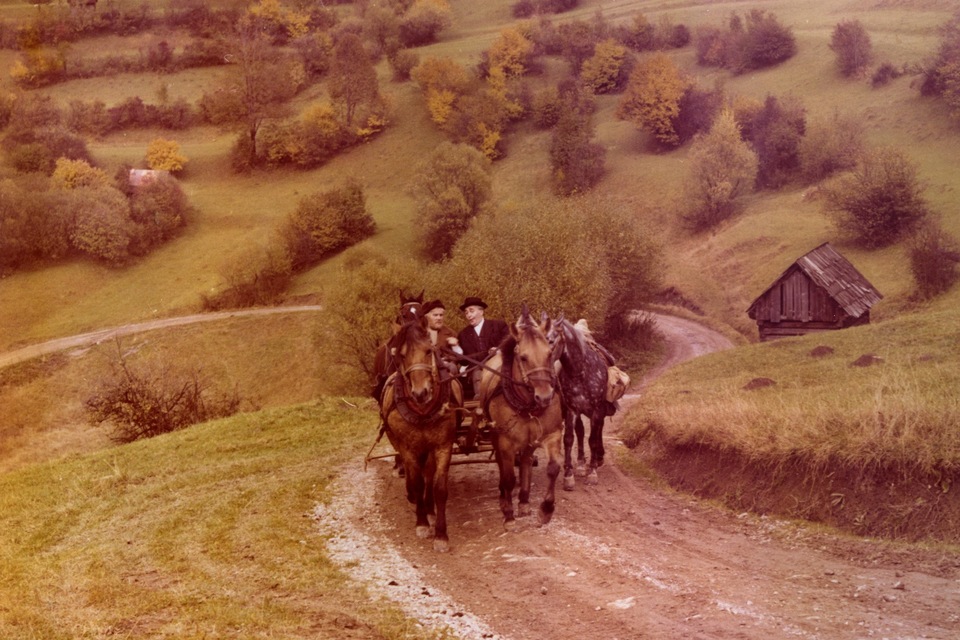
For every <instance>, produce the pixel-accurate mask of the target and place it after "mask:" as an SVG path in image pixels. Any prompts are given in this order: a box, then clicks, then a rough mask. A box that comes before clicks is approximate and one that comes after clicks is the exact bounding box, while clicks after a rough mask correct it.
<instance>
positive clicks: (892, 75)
mask: <svg viewBox="0 0 960 640" xmlns="http://www.w3.org/2000/svg"><path fill="white" fill-rule="evenodd" d="M902 75H903V71H901V70H900V69H897V68H896V67H895V66H893V65H892V64H890V63H889V62H884V63H883V64H881V65H880V66H879V67H877V70H876V71H874V72H873V76H872V77H871V78H870V84H871V85H872V86H874V87H882V86H883V85H885V84H888V83H889V82H890V81H891V80H896V79H897V78H899V77H900V76H902Z"/></svg>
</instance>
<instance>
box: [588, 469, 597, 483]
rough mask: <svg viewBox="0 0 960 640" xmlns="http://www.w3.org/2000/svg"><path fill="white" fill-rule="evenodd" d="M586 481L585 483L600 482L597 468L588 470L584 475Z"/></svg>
mask: <svg viewBox="0 0 960 640" xmlns="http://www.w3.org/2000/svg"><path fill="white" fill-rule="evenodd" d="M586 483H587V484H599V483H600V477H599V476H598V475H597V470H596V469H590V472H589V473H588V474H587V477H586Z"/></svg>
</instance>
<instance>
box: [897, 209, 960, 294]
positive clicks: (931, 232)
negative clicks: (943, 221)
mask: <svg viewBox="0 0 960 640" xmlns="http://www.w3.org/2000/svg"><path fill="white" fill-rule="evenodd" d="M907 252H908V255H909V256H910V271H911V272H912V273H913V280H914V282H915V283H916V285H917V291H916V294H915V295H916V297H917V298H918V299H920V300H928V299H930V298H933V297H935V296H938V295H940V294H941V293H944V292H946V291H947V290H949V289H950V287H952V286H953V285H954V283H956V281H957V278H958V275H960V274H958V271H957V265H958V264H960V244H958V242H957V239H956V238H954V237H953V236H951V235H950V234H948V233H947V232H946V231H944V230H943V227H941V226H940V224H939V223H937V222H935V221H934V220H932V219H928V220H927V221H925V222H924V223H922V224H920V225H919V227H918V228H917V230H916V232H915V233H914V234H913V235H912V236H911V237H910V241H909V242H908V244H907Z"/></svg>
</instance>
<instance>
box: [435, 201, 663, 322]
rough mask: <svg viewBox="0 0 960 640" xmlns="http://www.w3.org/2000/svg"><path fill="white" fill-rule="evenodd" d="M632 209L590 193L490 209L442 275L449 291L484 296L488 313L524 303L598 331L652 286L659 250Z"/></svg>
mask: <svg viewBox="0 0 960 640" xmlns="http://www.w3.org/2000/svg"><path fill="white" fill-rule="evenodd" d="M632 213H633V212H631V211H625V210H623V209H622V205H621V204H620V203H617V202H616V201H614V200H610V199H607V198H603V197H601V196H599V195H596V194H589V195H587V196H581V197H577V198H571V199H568V200H564V201H561V202H559V203H557V202H553V201H550V202H545V201H542V202H532V203H530V204H527V205H524V206H522V207H520V208H511V209H503V210H491V211H489V212H487V213H484V214H482V215H480V216H479V217H478V218H477V220H476V222H475V223H474V225H473V226H472V227H471V229H470V230H469V231H468V232H467V233H466V234H465V235H464V237H463V239H462V240H461V241H460V242H459V243H458V244H457V246H456V247H455V249H454V252H453V256H452V258H451V259H450V261H449V262H447V263H444V271H445V273H444V274H443V276H444V279H445V280H448V281H450V282H453V283H455V285H454V286H456V287H457V288H453V289H452V291H451V295H459V296H463V295H480V296H485V299H486V300H488V301H490V303H491V308H490V309H488V312H487V313H488V315H489V316H492V317H508V318H512V317H515V315H516V314H518V313H519V310H520V307H521V305H522V304H523V303H527V304H528V305H529V307H530V308H531V309H534V310H537V309H539V310H543V311H546V312H548V313H550V314H552V315H557V314H559V313H560V312H563V313H565V315H566V316H567V317H568V318H586V319H587V320H588V322H589V323H590V326H591V327H593V328H594V329H595V330H596V331H598V332H603V331H605V330H606V329H607V328H608V322H611V321H613V319H614V318H616V317H617V316H618V315H619V314H621V313H622V312H623V311H624V309H627V308H636V307H637V306H640V305H641V304H642V303H644V302H646V301H649V299H650V296H651V295H652V292H654V291H656V290H657V289H658V288H659V278H660V274H661V273H662V270H661V266H660V260H661V254H660V250H659V248H658V247H657V246H656V245H655V243H654V241H653V240H652V237H653V234H650V233H648V232H647V230H646V229H644V228H643V226H642V225H641V223H640V222H639V220H638V218H637V217H636V216H634V215H631V214H632ZM621 250H622V252H621Z"/></svg>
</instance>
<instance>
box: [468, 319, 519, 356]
mask: <svg viewBox="0 0 960 640" xmlns="http://www.w3.org/2000/svg"><path fill="white" fill-rule="evenodd" d="M508 333H510V329H509V327H507V323H506V322H504V321H503V320H495V319H493V318H484V319H483V328H481V330H480V335H479V336H478V335H477V332H476V331H474V330H473V327H471V326H470V325H467V326H466V327H464V328H463V330H461V331H460V333H459V335H457V339H458V340H459V341H460V347H461V348H462V349H463V355H465V356H466V357H468V358H473V359H474V360H483V359H485V358H486V357H487V353H488V352H489V351H490V349H492V348H494V347H499V346H500V343H501V342H503V339H504V338H506V337H507V334H508Z"/></svg>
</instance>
